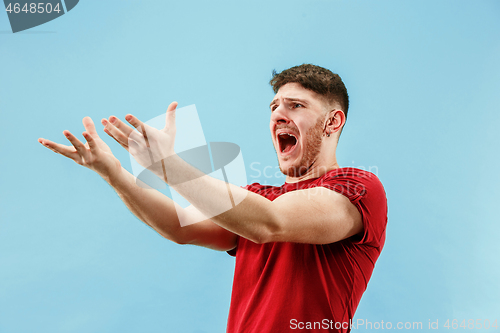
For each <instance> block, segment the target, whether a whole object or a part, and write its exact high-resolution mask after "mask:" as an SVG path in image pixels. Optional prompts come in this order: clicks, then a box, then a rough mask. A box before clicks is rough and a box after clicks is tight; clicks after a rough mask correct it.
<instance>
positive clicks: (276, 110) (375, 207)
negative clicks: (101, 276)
mask: <svg viewBox="0 0 500 333" xmlns="http://www.w3.org/2000/svg"><path fill="white" fill-rule="evenodd" d="M271 85H272V86H273V89H274V92H275V93H276V95H275V97H274V99H273V101H272V102H271V105H270V107H271V111H272V112H271V121H270V130H271V134H272V138H273V144H274V147H275V149H276V152H277V155H278V161H279V165H280V169H281V171H282V172H283V173H284V174H285V175H286V182H285V184H284V185H283V186H281V187H273V186H262V185H259V184H252V185H248V186H247V187H246V188H239V187H237V186H233V185H230V184H227V183H225V182H222V181H220V180H217V179H214V178H211V177H209V176H206V175H204V174H202V173H201V172H200V171H199V170H197V169H196V168H194V167H192V166H191V165H189V164H188V163H186V162H185V161H184V160H182V159H181V158H180V157H178V156H177V155H176V154H175V152H174V149H173V148H174V139H175V108H176V106H177V103H176V102H174V103H172V104H170V106H169V107H168V109H167V113H166V125H165V128H164V129H163V130H155V129H153V128H150V127H148V126H147V125H144V124H143V123H142V122H141V121H139V120H138V119H137V118H136V117H134V116H132V115H127V116H126V117H125V119H126V120H127V121H128V122H129V123H130V124H131V125H133V126H134V127H135V128H137V129H138V131H134V130H133V128H132V127H129V126H128V125H126V124H125V123H124V122H122V121H120V120H119V119H117V118H116V117H114V116H111V117H110V118H109V119H103V120H102V123H103V125H104V126H105V128H104V131H105V132H106V133H107V134H109V135H110V136H112V137H113V138H114V139H115V140H116V141H117V142H118V143H120V145H121V146H122V147H124V148H125V149H127V150H128V151H129V152H130V153H131V154H132V155H133V156H134V158H135V159H136V160H137V161H138V162H139V163H140V164H142V165H143V166H145V167H147V168H148V169H150V170H151V171H153V172H155V173H156V174H157V175H158V176H159V177H161V178H162V179H164V180H165V181H166V182H167V183H168V184H169V185H170V186H172V187H173V188H174V189H175V190H176V191H177V192H178V193H180V194H181V195H182V196H183V197H185V198H186V199H187V200H188V201H189V202H190V203H191V204H192V205H193V207H195V209H190V210H182V209H180V208H179V207H178V206H177V207H176V205H175V204H174V203H173V202H172V201H171V200H170V199H169V198H168V197H166V196H164V195H163V194H161V193H159V192H157V191H154V190H147V189H144V188H141V187H139V186H137V185H136V179H135V177H134V176H133V175H131V174H130V173H128V172H127V171H126V170H125V169H123V168H122V167H121V165H120V162H119V161H118V160H117V159H116V158H115V157H114V156H113V155H112V153H111V150H110V149H109V147H108V146H107V145H106V144H105V143H104V142H103V141H102V140H101V139H100V138H99V136H98V135H97V133H96V131H95V128H94V125H93V123H92V120H91V119H90V118H88V117H86V118H84V119H83V124H84V126H85V128H86V132H84V133H83V135H84V137H85V139H86V140H87V143H86V144H85V145H84V144H83V143H81V142H80V141H79V140H78V139H77V138H76V137H75V136H73V135H72V134H71V133H70V132H68V131H64V132H63V133H64V135H65V136H66V137H67V138H68V140H69V141H70V142H71V143H72V145H73V146H63V145H60V144H57V143H53V142H51V141H49V140H46V139H39V142H40V143H42V144H43V145H45V146H46V147H48V148H50V149H52V150H53V151H55V152H57V153H60V154H62V155H64V156H66V157H69V158H71V159H73V160H74V161H75V162H77V163H78V164H81V165H84V166H86V167H88V168H90V169H93V170H95V171H96V172H97V173H98V174H99V175H100V176H102V177H103V178H104V179H105V180H106V181H107V182H108V183H109V184H110V185H111V186H112V187H113V188H114V189H115V190H116V192H117V193H118V194H119V195H120V197H121V199H122V200H123V201H124V203H125V204H126V205H127V207H128V208H129V209H130V210H131V211H132V212H133V213H134V214H135V215H136V216H137V217H138V218H140V219H141V220H142V221H144V222H145V223H147V224H148V225H150V226H151V227H152V228H154V229H155V230H156V231H157V232H158V233H160V234H161V235H162V236H164V237H165V238H167V239H169V240H171V241H174V242H176V243H179V244H194V245H199V246H204V247H208V248H212V249H216V250H221V251H228V252H229V254H231V255H234V256H236V269H235V276H234V284H233V291H232V298H231V308H230V313H229V319H228V327H227V331H228V332H234V333H236V332H238V333H241V332H255V333H265V332H273V333H276V332H290V331H295V330H297V329H298V330H307V331H318V332H322V331H323V332H324V331H334V332H348V331H349V330H350V327H349V320H350V319H352V318H353V316H354V312H355V310H356V307H357V305H358V303H359V301H360V298H361V295H362V294H363V292H364V290H365V289H366V286H367V283H368V280H369V279H370V277H371V273H372V271H373V267H374V264H375V262H376V260H377V258H378V256H379V254H380V251H381V250H382V247H383V245H384V241H385V227H386V223H387V202H386V197H385V192H384V189H383V187H382V185H381V183H380V181H379V180H378V179H377V177H376V176H375V175H373V174H371V173H369V172H365V171H362V170H359V169H354V168H340V167H339V165H338V164H337V160H336V157H335V150H336V147H337V143H338V139H339V136H340V133H341V131H342V128H343V126H344V124H345V121H346V116H347V110H348V104H349V102H348V95H347V90H346V88H345V86H344V84H343V82H342V80H341V79H340V77H339V76H338V75H336V74H333V73H332V72H330V71H329V70H327V69H324V68H321V67H318V66H314V65H301V66H296V67H292V68H290V69H287V70H285V71H283V72H281V73H279V74H277V73H274V76H273V78H272V80H271ZM153 162H154V163H153ZM228 190H229V195H230V197H231V206H229V207H228V206H227V201H226V200H221V198H223V197H227V195H228ZM220 212H223V213H220ZM200 215H201V216H212V217H211V218H209V219H204V220H203V221H202V222H198V223H192V224H189V223H187V224H189V225H187V226H185V227H181V225H180V223H179V221H180V220H181V219H183V220H185V221H186V220H187V221H189V220H190V219H194V218H195V217H196V218H197V217H199V216H200Z"/></svg>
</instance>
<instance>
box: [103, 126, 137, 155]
mask: <svg viewBox="0 0 500 333" xmlns="http://www.w3.org/2000/svg"><path fill="white" fill-rule="evenodd" d="M101 123H102V124H103V125H104V132H106V134H108V135H109V136H110V137H112V138H113V139H115V141H116V142H118V143H119V144H120V145H121V146H122V147H123V148H125V149H127V150H128V135H125V134H124V133H123V132H122V131H121V130H119V129H118V128H116V126H114V125H113V124H112V123H111V122H109V121H108V120H107V119H103V120H102V121H101ZM125 126H126V125H125ZM127 127H128V126H127ZM129 128H130V127H129ZM130 130H132V129H130Z"/></svg>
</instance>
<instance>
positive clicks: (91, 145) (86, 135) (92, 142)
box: [82, 132, 99, 154]
mask: <svg viewBox="0 0 500 333" xmlns="http://www.w3.org/2000/svg"><path fill="white" fill-rule="evenodd" d="M82 135H83V137H84V138H85V140H87V143H88V144H89V148H90V152H92V153H93V154H95V153H97V152H98V151H99V146H98V145H97V143H96V142H95V140H94V138H93V137H92V135H90V133H87V132H83V133H82Z"/></svg>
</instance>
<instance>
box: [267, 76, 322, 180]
mask: <svg viewBox="0 0 500 333" xmlns="http://www.w3.org/2000/svg"><path fill="white" fill-rule="evenodd" d="M270 107H271V111H272V113H271V121H270V130H271V136H272V138H273V144H274V148H275V149H276V153H277V155H278V162H279V165H280V169H281V172H283V173H284V174H285V175H287V176H290V177H299V176H302V175H304V174H305V173H306V172H307V171H308V170H309V169H310V168H311V166H313V165H314V163H315V162H316V161H317V160H318V156H319V155H320V152H321V146H322V142H323V133H324V127H325V120H326V112H325V111H326V109H325V104H324V102H323V100H322V99H321V96H320V95H318V94H317V93H315V92H313V91H311V90H308V89H305V88H304V87H302V86H301V85H300V84H299V83H287V84H285V85H284V86H282V87H281V88H280V89H279V91H278V93H277V94H276V96H275V97H274V99H273V101H272V102H271V105H270Z"/></svg>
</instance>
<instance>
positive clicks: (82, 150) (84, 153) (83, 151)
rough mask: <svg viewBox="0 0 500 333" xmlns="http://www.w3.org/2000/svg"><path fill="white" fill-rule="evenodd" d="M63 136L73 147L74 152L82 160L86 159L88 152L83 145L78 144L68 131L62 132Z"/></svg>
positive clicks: (78, 141)
mask: <svg viewBox="0 0 500 333" xmlns="http://www.w3.org/2000/svg"><path fill="white" fill-rule="evenodd" d="M63 134H64V136H65V137H66V138H67V139H68V140H69V142H71V144H72V145H73V147H75V149H76V151H77V152H78V154H79V155H80V156H81V157H82V158H83V159H86V160H87V159H88V152H87V148H85V145H84V144H83V143H81V142H80V140H78V139H77V138H76V137H75V136H74V135H73V134H71V132H70V131H64V132H63Z"/></svg>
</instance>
